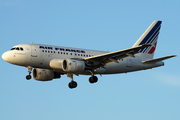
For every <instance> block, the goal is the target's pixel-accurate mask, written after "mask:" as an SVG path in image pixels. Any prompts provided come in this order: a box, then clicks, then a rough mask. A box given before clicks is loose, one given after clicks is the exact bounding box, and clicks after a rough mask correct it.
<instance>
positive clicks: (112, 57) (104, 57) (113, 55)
mask: <svg viewBox="0 0 180 120" xmlns="http://www.w3.org/2000/svg"><path fill="white" fill-rule="evenodd" d="M149 46H151V45H150V44H143V45H140V46H137V47H132V48H128V49H124V50H119V51H115V52H109V53H105V54H101V55H96V56H93V57H88V58H84V60H85V61H88V62H96V63H97V64H96V65H95V66H94V67H95V68H100V67H103V66H104V65H106V64H107V63H110V62H117V63H118V61H117V60H119V59H122V58H125V57H127V56H131V57H134V54H137V53H138V51H139V50H140V49H143V48H146V47H149Z"/></svg>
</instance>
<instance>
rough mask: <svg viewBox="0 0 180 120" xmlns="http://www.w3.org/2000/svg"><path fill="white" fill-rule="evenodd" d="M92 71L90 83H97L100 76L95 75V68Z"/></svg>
mask: <svg viewBox="0 0 180 120" xmlns="http://www.w3.org/2000/svg"><path fill="white" fill-rule="evenodd" d="M89 72H90V73H91V77H90V78H89V82H90V83H96V82H97V81H98V77H96V76H94V70H90V71H89Z"/></svg>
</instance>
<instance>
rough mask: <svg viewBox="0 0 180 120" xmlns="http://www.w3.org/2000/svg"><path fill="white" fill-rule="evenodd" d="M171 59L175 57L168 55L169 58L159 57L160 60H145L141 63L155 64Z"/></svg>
mask: <svg viewBox="0 0 180 120" xmlns="http://www.w3.org/2000/svg"><path fill="white" fill-rule="evenodd" d="M172 57H176V55H170V56H166V57H161V58H157V59H151V60H145V61H142V63H155V62H159V61H162V60H166V59H169V58H172Z"/></svg>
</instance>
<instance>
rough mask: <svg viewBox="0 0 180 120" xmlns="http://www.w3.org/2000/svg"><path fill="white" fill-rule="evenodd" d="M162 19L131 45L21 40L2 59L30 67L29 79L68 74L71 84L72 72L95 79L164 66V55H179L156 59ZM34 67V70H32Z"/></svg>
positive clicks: (155, 22)
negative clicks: (114, 47) (111, 47)
mask: <svg viewBox="0 0 180 120" xmlns="http://www.w3.org/2000/svg"><path fill="white" fill-rule="evenodd" d="M161 23H162V22H161V21H154V22H153V23H152V24H151V25H150V26H149V28H148V29H147V30H146V31H145V32H144V33H143V35H142V36H141V37H140V38H139V39H138V40H137V42H136V43H135V44H134V45H133V46H132V47H131V48H127V49H123V50H119V51H115V52H103V51H95V50H87V49H79V48H71V47H61V46H51V45H43V44H33V43H32V44H20V45H16V46H14V47H13V48H12V49H11V50H9V51H7V52H5V53H4V54H3V55H2V58H3V60H5V61H6V62H9V63H11V64H14V65H19V66H25V67H26V68H28V72H29V75H27V76H26V79H27V80H29V79H31V72H32V75H33V78H34V79H35V80H39V81H50V80H53V79H56V78H60V77H61V75H64V74H66V75H67V77H69V78H71V82H69V84H68V86H69V88H71V89H72V88H76V87H77V82H75V81H74V79H73V75H90V76H91V77H90V78H89V82H90V83H96V82H97V81H98V78H97V77H96V76H95V75H96V74H100V75H103V74H117V73H127V72H133V71H139V70H145V69H151V68H154V67H159V66H163V65H164V62H162V61H163V60H165V59H168V58H172V57H175V56H176V55H171V56H166V57H161V58H156V59H153V56H154V52H155V49H156V45H157V40H158V36H159V32H160V27H161ZM32 70H33V71H32Z"/></svg>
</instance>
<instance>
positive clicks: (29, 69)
mask: <svg viewBox="0 0 180 120" xmlns="http://www.w3.org/2000/svg"><path fill="white" fill-rule="evenodd" d="M27 68H28V72H29V75H27V76H26V79H27V80H30V79H31V71H32V67H31V66H28V67H27Z"/></svg>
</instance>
